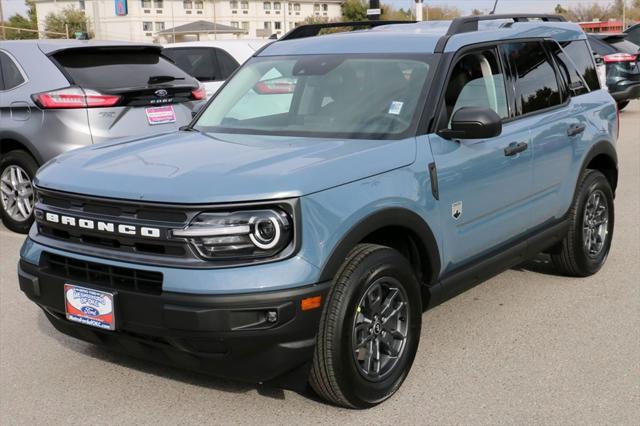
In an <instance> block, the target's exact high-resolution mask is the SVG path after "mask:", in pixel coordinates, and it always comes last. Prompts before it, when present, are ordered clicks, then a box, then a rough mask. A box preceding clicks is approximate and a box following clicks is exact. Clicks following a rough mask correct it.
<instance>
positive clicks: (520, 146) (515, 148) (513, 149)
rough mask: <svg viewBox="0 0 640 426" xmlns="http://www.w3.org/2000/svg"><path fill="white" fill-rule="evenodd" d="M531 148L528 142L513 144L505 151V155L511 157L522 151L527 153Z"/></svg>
mask: <svg viewBox="0 0 640 426" xmlns="http://www.w3.org/2000/svg"><path fill="white" fill-rule="evenodd" d="M527 148H529V144H528V143H526V142H511V143H510V144H509V146H508V147H506V148H505V149H504V155H505V156H507V157H511V156H512V155H516V154H518V153H520V152H522V151H526V150H527Z"/></svg>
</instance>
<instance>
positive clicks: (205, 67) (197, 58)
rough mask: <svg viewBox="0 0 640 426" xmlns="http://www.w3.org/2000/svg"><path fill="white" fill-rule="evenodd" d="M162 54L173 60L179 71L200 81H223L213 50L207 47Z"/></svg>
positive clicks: (176, 50)
mask: <svg viewBox="0 0 640 426" xmlns="http://www.w3.org/2000/svg"><path fill="white" fill-rule="evenodd" d="M162 54H163V55H164V56H166V57H168V58H170V59H171V60H173V62H175V64H176V65H177V66H178V67H180V69H181V70H183V71H184V72H186V73H187V74H189V75H192V76H193V77H195V78H197V79H198V80H200V81H216V80H222V79H223V78H222V75H221V74H222V73H221V72H220V69H219V67H218V62H217V60H216V55H215V51H214V49H211V48H207V47H189V48H176V49H165V50H164V51H163V52H162Z"/></svg>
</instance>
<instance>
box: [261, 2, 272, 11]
mask: <svg viewBox="0 0 640 426" xmlns="http://www.w3.org/2000/svg"><path fill="white" fill-rule="evenodd" d="M262 7H263V8H264V10H271V3H269V2H268V1H265V2H264V3H262Z"/></svg>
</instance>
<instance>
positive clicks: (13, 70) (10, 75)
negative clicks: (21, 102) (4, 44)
mask: <svg viewBox="0 0 640 426" xmlns="http://www.w3.org/2000/svg"><path fill="white" fill-rule="evenodd" d="M0 69H1V70H2V73H1V74H2V78H1V79H0V90H11V89H13V88H14V87H18V86H20V85H21V84H22V83H24V77H23V76H22V73H21V72H20V69H18V66H17V65H16V64H15V62H13V59H11V57H10V56H9V55H7V54H6V53H4V52H0Z"/></svg>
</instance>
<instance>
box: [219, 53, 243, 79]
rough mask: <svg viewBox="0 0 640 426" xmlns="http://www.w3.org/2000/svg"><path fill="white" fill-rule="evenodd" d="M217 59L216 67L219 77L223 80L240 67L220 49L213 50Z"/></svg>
mask: <svg viewBox="0 0 640 426" xmlns="http://www.w3.org/2000/svg"><path fill="white" fill-rule="evenodd" d="M215 50H216V56H217V58H218V66H219V67H220V72H221V77H222V79H223V80H226V79H227V78H229V76H230V75H231V74H233V72H234V71H235V70H236V69H237V68H238V67H239V66H240V65H239V64H238V62H237V61H236V60H235V59H233V58H232V57H231V55H229V54H228V53H227V52H225V51H224V50H221V49H215Z"/></svg>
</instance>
